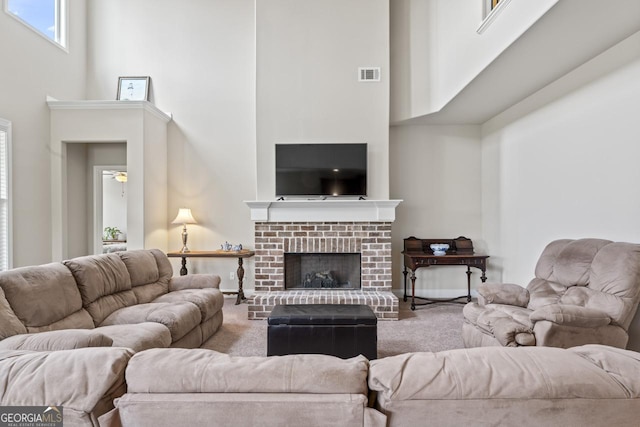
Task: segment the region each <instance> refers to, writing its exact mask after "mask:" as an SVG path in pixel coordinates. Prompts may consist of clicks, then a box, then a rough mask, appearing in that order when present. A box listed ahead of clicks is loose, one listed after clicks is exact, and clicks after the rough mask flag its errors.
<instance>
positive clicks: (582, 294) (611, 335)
mask: <svg viewBox="0 0 640 427" xmlns="http://www.w3.org/2000/svg"><path fill="white" fill-rule="evenodd" d="M639 302H640V245H638V244H632V243H625V242H612V241H609V240H603V239H578V240H570V239H563V240H556V241H554V242H551V243H549V244H548V245H547V246H546V248H545V249H544V250H543V251H542V254H541V255H540V259H539V260H538V263H537V265H536V268H535V278H533V279H532V280H531V281H530V282H529V284H528V286H527V287H526V288H523V287H521V286H519V285H516V284H505V283H496V284H483V285H481V286H480V287H479V288H478V302H477V303H475V302H471V303H469V304H467V305H466V306H465V307H464V310H463V314H464V318H465V321H464V324H463V326H462V339H463V341H464V344H465V346H466V347H478V346H491V345H503V346H533V345H537V346H550V347H562V348H569V347H574V346H578V345H583V344H605V345H610V346H614V347H620V348H625V347H626V345H627V341H628V339H629V337H628V332H627V330H628V328H629V325H630V324H631V321H632V320H633V316H634V315H635V313H636V310H637V308H638V303H639Z"/></svg>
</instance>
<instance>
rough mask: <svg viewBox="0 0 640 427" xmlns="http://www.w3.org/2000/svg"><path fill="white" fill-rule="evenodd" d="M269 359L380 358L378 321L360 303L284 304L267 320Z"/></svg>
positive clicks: (367, 307)
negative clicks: (292, 356)
mask: <svg viewBox="0 0 640 427" xmlns="http://www.w3.org/2000/svg"><path fill="white" fill-rule="evenodd" d="M268 323H269V326H268V339H267V356H282V355H285V354H328V355H331V356H337V357H341V358H343V359H347V358H350V357H354V356H357V355H359V354H362V355H363V356H365V357H366V358H367V359H369V360H373V359H376V358H377V357H378V348H377V347H378V336H377V329H378V327H377V325H378V319H377V318H376V315H375V314H374V313H373V310H372V309H371V307H369V306H367V305H360V304H283V305H276V306H275V307H274V309H273V311H272V312H271V314H270V315H269V317H268Z"/></svg>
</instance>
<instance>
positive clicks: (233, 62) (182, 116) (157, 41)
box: [87, 0, 256, 289]
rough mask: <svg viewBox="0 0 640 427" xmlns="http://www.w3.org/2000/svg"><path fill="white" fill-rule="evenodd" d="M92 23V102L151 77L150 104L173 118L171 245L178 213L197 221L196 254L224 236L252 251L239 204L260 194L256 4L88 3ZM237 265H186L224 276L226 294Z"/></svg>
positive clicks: (239, 0) (245, 0) (192, 242)
mask: <svg viewBox="0 0 640 427" xmlns="http://www.w3.org/2000/svg"><path fill="white" fill-rule="evenodd" d="M88 25H89V28H90V29H91V36H90V41H89V55H88V76H89V80H88V88H87V90H88V95H89V98H92V99H115V96H116V86H117V81H118V76H139V75H143V76H146V75H148V76H151V92H152V98H151V100H152V101H153V102H154V103H155V105H156V106H158V107H159V108H160V109H162V110H163V111H170V112H171V113H172V114H173V121H172V122H171V123H169V127H168V155H167V159H166V167H167V171H168V195H167V197H168V203H167V205H168V212H167V214H166V215H167V218H168V222H167V223H166V224H164V225H163V226H162V227H163V228H164V230H166V229H168V230H169V249H170V250H178V249H179V248H180V247H181V237H180V233H181V226H179V225H171V224H170V223H169V222H170V221H171V220H172V219H173V218H174V217H175V215H176V214H177V212H178V208H180V207H188V208H191V211H192V212H193V215H194V217H195V219H196V220H197V221H198V224H196V225H190V226H189V247H190V248H191V249H193V250H209V249H218V248H219V247H220V244H221V243H223V242H224V241H225V240H228V241H229V242H233V243H242V244H243V245H245V246H249V247H251V246H252V243H253V223H252V222H251V221H250V212H249V209H248V208H247V206H246V205H245V204H244V203H243V202H242V201H243V200H252V199H255V198H256V154H255V151H256V150H255V13H254V0H191V1H188V2H175V1H169V0H138V1H135V2H131V1H126V0H109V1H98V0H89V1H88ZM129 173H130V174H131V173H134V172H133V171H129ZM129 234H131V230H129ZM252 262H253V261H252V260H248V261H247V263H246V265H245V266H247V265H248V266H249V267H250V266H251V264H252ZM176 267H178V264H177V263H175V264H174V271H177V268H176ZM236 268H237V260H234V259H229V260H197V261H194V262H192V261H189V272H211V273H215V274H219V275H220V276H221V277H222V285H221V286H222V288H225V289H231V288H234V287H237V282H236V281H232V280H230V279H229V272H230V271H234V272H235V270H236ZM245 270H246V271H247V276H245V278H246V280H245V285H247V286H248V287H252V286H253V277H251V272H252V268H246V269H245Z"/></svg>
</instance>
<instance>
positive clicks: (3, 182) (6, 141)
mask: <svg viewBox="0 0 640 427" xmlns="http://www.w3.org/2000/svg"><path fill="white" fill-rule="evenodd" d="M10 153H11V122H8V121H6V120H3V119H0V271H4V270H8V269H9V268H11V229H10V225H11V222H10V220H11V206H10V200H11V199H10V195H11V192H10V188H11V187H10V185H9V177H10V171H11V160H10Z"/></svg>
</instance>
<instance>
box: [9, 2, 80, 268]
mask: <svg viewBox="0 0 640 427" xmlns="http://www.w3.org/2000/svg"><path fill="white" fill-rule="evenodd" d="M85 18H86V5H85V0H74V1H72V2H69V45H68V52H67V51H65V50H63V49H60V48H58V47H56V46H55V45H53V44H52V43H51V42H50V41H48V40H46V39H45V38H43V37H41V36H39V35H38V34H36V33H35V32H34V31H32V30H31V29H29V28H27V27H25V26H24V25H23V24H21V23H20V22H18V21H16V20H15V19H13V18H11V17H10V16H8V15H7V14H5V13H4V11H0V40H2V41H3V42H2V47H1V48H0V51H1V52H2V58H3V59H2V66H0V94H2V95H1V96H0V117H2V118H4V119H7V120H10V121H11V122H12V124H13V156H12V161H13V168H12V182H13V188H12V190H13V264H14V267H19V266H23V265H33V264H41V263H45V262H49V261H50V260H51V244H50V242H51V223H50V221H49V218H50V217H51V214H50V213H51V198H50V193H51V189H50V181H51V177H50V167H49V165H50V156H51V155H52V154H51V151H50V147H49V109H48V108H47V105H46V103H45V100H46V96H47V95H51V96H54V97H56V98H60V99H82V98H84V95H85V79H86V55H85V52H86V50H85V45H86V31H85Z"/></svg>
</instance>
